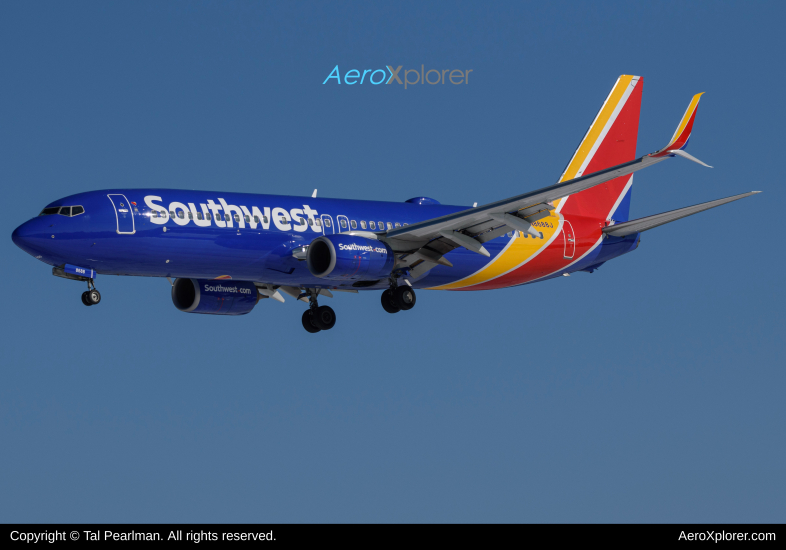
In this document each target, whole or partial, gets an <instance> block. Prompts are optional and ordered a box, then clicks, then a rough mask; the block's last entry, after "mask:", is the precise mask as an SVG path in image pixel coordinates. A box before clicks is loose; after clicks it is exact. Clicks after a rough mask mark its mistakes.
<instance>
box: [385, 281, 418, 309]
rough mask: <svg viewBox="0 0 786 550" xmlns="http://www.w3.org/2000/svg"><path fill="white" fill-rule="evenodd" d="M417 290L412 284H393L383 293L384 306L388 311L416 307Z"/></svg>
mask: <svg viewBox="0 0 786 550" xmlns="http://www.w3.org/2000/svg"><path fill="white" fill-rule="evenodd" d="M416 300H417V298H416V296H415V290H414V289H413V288H412V287H410V286H393V287H391V288H389V289H387V290H386V291H384V292H383V293H382V308H383V309H384V310H385V311H387V312H388V313H398V312H399V311H402V310H403V311H407V310H410V309H412V308H413V307H415V301H416Z"/></svg>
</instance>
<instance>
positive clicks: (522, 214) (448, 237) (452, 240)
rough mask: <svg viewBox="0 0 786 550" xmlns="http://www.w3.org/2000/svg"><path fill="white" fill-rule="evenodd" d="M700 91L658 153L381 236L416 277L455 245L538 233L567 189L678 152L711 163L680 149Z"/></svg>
mask: <svg viewBox="0 0 786 550" xmlns="http://www.w3.org/2000/svg"><path fill="white" fill-rule="evenodd" d="M700 96H701V94H697V95H696V96H694V97H693V99H692V100H691V103H690V105H689V106H688V110H687V111H686V112H685V115H683V117H682V120H680V124H679V125H678V126H677V131H676V132H675V134H674V137H672V139H671V141H670V142H669V145H668V146H666V147H664V148H663V149H661V150H659V151H656V152H655V153H651V154H649V155H645V156H643V157H640V158H638V159H635V160H632V161H629V162H625V163H622V164H618V165H616V166H612V167H610V168H607V169H605V170H600V171H597V172H593V173H591V174H585V175H582V176H580V177H576V178H573V179H570V180H566V181H560V182H558V183H555V184H554V185H551V186H549V187H544V188H542V189H538V190H537V191H531V192H529V193H524V194H522V195H517V196H515V197H510V198H508V199H503V200H500V201H497V202H492V203H489V204H485V205H483V206H479V207H476V208H469V209H467V210H463V211H461V212H456V213H454V214H449V215H447V216H441V217H438V218H433V219H430V220H426V221H423V222H419V223H415V224H411V225H407V226H405V227H402V228H400V229H393V230H391V231H388V232H387V233H385V234H384V235H382V236H381V238H382V239H383V240H385V241H386V242H387V243H388V244H389V245H390V246H391V248H392V249H393V250H394V251H395V252H397V253H399V259H400V263H399V264H397V267H407V268H410V269H411V274H412V276H413V277H415V278H416V277H418V276H419V275H420V274H422V273H424V272H425V271H427V270H429V269H431V268H433V267H434V266H435V265H437V264H442V265H448V266H449V265H451V264H450V262H449V261H447V260H446V259H445V258H444V257H443V256H444V255H445V254H446V253H448V252H450V251H451V250H453V249H455V248H458V247H462V246H463V247H464V248H466V249H468V250H472V251H473V252H477V253H478V254H483V255H484V256H489V253H488V251H487V250H486V249H485V248H484V247H483V243H485V242H487V241H490V240H492V239H495V238H497V237H499V236H500V235H503V234H504V233H507V232H508V231H511V230H517V231H522V232H528V233H530V234H533V236H534V235H537V231H535V230H534V229H533V227H532V223H533V222H535V221H537V220H539V219H541V218H544V217H546V216H548V214H549V211H550V210H554V205H553V202H554V201H556V200H558V199H561V198H563V197H566V196H568V195H572V194H575V193H579V192H580V191H584V190H586V189H590V188H591V187H594V186H596V185H600V184H602V183H605V182H608V181H611V180H613V179H616V178H619V177H622V176H627V175H629V174H633V173H634V172H637V171H639V170H642V169H644V168H647V167H649V166H652V165H654V164H657V163H659V162H662V161H664V160H666V159H667V158H670V157H673V156H675V155H679V156H681V157H683V158H687V159H689V160H693V161H695V162H698V163H699V164H702V165H704V166H707V165H706V164H704V163H702V162H701V161H699V160H698V159H695V158H693V157H692V156H690V155H688V154H687V153H685V152H684V151H682V150H681V149H682V148H684V147H685V145H686V144H687V141H688V139H689V138H690V133H691V130H692V128H693V121H694V119H695V116H696V108H697V106H698V102H699V97H700Z"/></svg>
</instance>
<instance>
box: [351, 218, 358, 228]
mask: <svg viewBox="0 0 786 550" xmlns="http://www.w3.org/2000/svg"><path fill="white" fill-rule="evenodd" d="M349 226H350V227H351V228H352V229H357V228H358V222H356V221H355V220H351V221H350V222H349Z"/></svg>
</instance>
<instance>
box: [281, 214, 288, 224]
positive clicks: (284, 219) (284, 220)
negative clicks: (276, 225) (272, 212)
mask: <svg viewBox="0 0 786 550" xmlns="http://www.w3.org/2000/svg"><path fill="white" fill-rule="evenodd" d="M281 223H283V224H284V225H286V224H288V223H289V220H288V219H286V218H285V217H284V216H281Z"/></svg>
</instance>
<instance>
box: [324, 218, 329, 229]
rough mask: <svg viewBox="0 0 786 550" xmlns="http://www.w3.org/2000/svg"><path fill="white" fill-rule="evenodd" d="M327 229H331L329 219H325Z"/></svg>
mask: <svg viewBox="0 0 786 550" xmlns="http://www.w3.org/2000/svg"><path fill="white" fill-rule="evenodd" d="M325 227H330V220H329V219H325Z"/></svg>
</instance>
